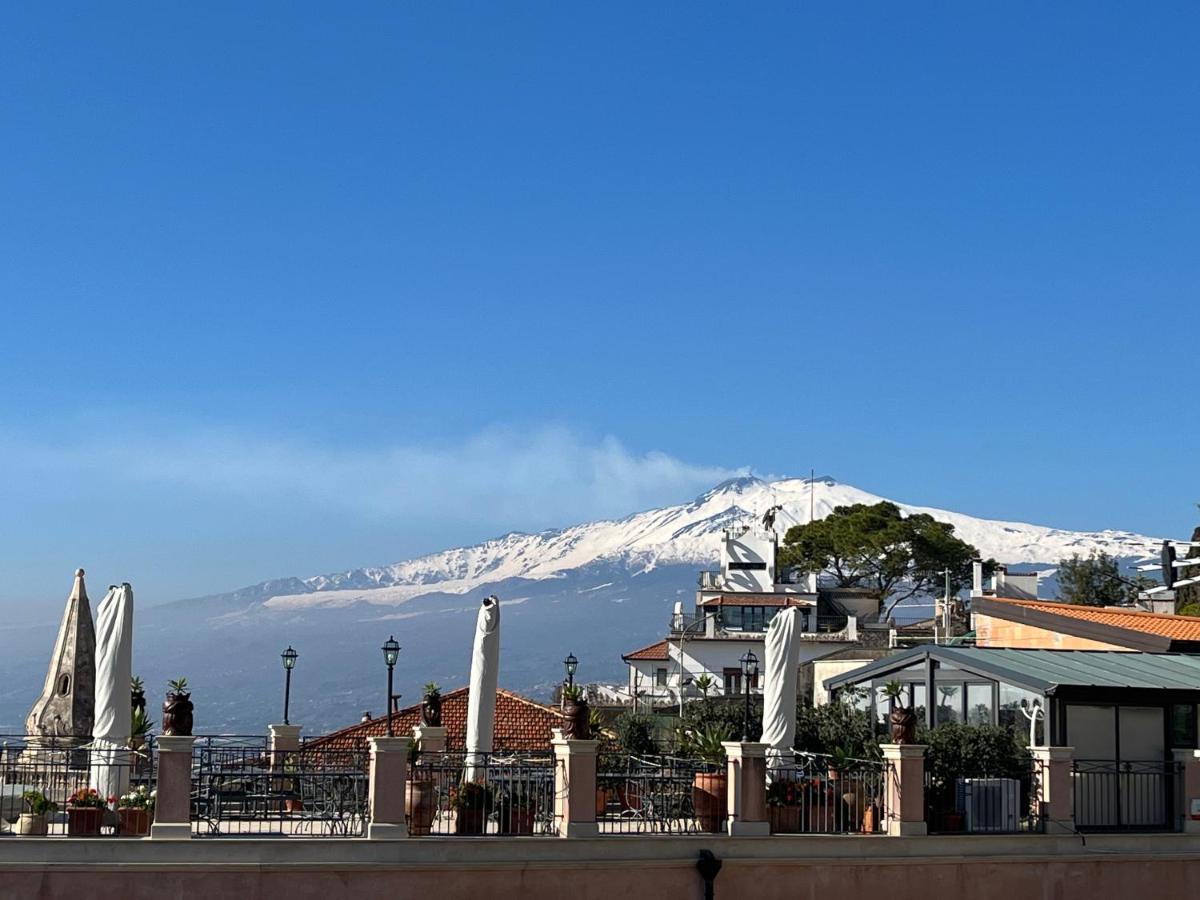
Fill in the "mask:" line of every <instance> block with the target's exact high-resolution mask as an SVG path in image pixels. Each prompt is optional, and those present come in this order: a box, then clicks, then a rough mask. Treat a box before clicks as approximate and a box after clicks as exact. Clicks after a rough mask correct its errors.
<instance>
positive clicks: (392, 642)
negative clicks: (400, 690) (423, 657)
mask: <svg viewBox="0 0 1200 900" xmlns="http://www.w3.org/2000/svg"><path fill="white" fill-rule="evenodd" d="M381 649H382V650H383V661H384V662H385V663H387V670H388V688H387V736H388V737H394V735H393V734H392V670H393V669H395V668H396V660H398V659H399V658H400V645H399V644H397V643H396V638H395V636H389V637H388V639H387V640H386V641H384V644H383V647H382V648H381Z"/></svg>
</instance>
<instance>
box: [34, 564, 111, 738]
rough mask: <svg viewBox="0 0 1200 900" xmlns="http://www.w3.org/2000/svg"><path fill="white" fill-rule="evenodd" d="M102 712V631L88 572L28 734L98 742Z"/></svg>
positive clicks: (79, 579) (79, 578)
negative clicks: (98, 710)
mask: <svg viewBox="0 0 1200 900" xmlns="http://www.w3.org/2000/svg"><path fill="white" fill-rule="evenodd" d="M95 712H96V629H95V626H94V625H93V624H92V608H91V605H90V604H89V603H88V595H87V588H86V587H85V586H84V584H83V569H76V570H75V586H74V587H73V588H72V589H71V596H70V597H68V598H67V608H66V610H65V611H64V612H63V618H62V624H61V625H60V626H59V628H58V640H57V641H55V642H54V653H53V655H52V656H51V657H50V668H49V669H48V670H47V672H46V684H45V686H44V687H43V688H42V696H41V697H39V698H38V701H37V703H35V704H33V709H31V710H30V711H29V716H28V717H27V718H26V719H25V732H26V733H27V734H28V735H30V736H31V737H32V736H37V737H43V738H59V739H62V740H63V742H64V743H69V744H75V743H80V744H81V743H86V742H88V741H90V740H91V738H92V724H93V722H94V718H95Z"/></svg>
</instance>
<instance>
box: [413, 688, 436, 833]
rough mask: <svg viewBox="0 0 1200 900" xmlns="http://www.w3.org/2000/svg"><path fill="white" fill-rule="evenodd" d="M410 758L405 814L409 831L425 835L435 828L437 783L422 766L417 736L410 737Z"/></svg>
mask: <svg viewBox="0 0 1200 900" xmlns="http://www.w3.org/2000/svg"><path fill="white" fill-rule="evenodd" d="M426 687H428V685H426ZM439 713H440V709H439ZM408 758H409V760H410V761H411V765H410V766H409V769H408V771H409V773H410V774H409V777H408V781H407V782H405V785H404V815H405V816H406V817H407V819H408V833H409V834H410V835H413V836H414V837H424V836H425V835H427V834H429V833H430V832H431V831H432V830H433V820H434V817H435V816H436V815H437V797H438V795H437V784H436V782H435V781H434V780H433V778H432V776H431V773H430V772H429V770H428V768H423V767H422V766H421V747H420V745H419V744H418V743H417V741H416V739H415V738H409V739H408Z"/></svg>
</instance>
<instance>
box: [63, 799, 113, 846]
mask: <svg viewBox="0 0 1200 900" xmlns="http://www.w3.org/2000/svg"><path fill="white" fill-rule="evenodd" d="M112 799H113V800H115V799H116V798H115V797H114V798H112ZM108 803H109V801H108V800H106V799H105V798H104V797H101V796H100V794H99V793H97V792H96V789H95V788H93V787H89V788H80V789H79V790H77V791H76V792H75V793H73V794H72V795H71V796H70V797H68V798H67V834H70V835H75V836H76V837H94V836H95V835H98V834H99V833H100V826H101V825H103V824H104V811H105V810H106V809H107V808H108Z"/></svg>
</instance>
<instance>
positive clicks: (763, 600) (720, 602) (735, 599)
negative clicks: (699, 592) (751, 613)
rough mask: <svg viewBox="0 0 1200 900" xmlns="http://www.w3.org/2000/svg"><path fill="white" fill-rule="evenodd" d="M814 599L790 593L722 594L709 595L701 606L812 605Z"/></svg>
mask: <svg viewBox="0 0 1200 900" xmlns="http://www.w3.org/2000/svg"><path fill="white" fill-rule="evenodd" d="M813 602H814V601H813V600H812V599H810V598H807V597H796V596H793V595H789V594H740V593H739V594H722V595H721V596H720V597H709V598H708V599H707V600H705V601H703V602H702V603H701V604H700V605H701V606H812V605H813Z"/></svg>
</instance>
